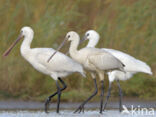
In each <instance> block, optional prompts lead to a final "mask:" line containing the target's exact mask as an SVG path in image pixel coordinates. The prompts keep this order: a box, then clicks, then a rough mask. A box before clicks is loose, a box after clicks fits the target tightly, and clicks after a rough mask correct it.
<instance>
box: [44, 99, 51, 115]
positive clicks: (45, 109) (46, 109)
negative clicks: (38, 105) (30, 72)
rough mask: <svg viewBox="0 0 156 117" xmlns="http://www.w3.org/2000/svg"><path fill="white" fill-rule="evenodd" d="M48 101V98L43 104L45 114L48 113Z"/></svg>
mask: <svg viewBox="0 0 156 117" xmlns="http://www.w3.org/2000/svg"><path fill="white" fill-rule="evenodd" d="M50 101H51V99H50V98H48V99H47V100H46V102H45V108H44V111H45V113H49V112H48V109H49V102H50Z"/></svg>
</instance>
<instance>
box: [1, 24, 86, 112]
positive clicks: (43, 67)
mask: <svg viewBox="0 0 156 117" xmlns="http://www.w3.org/2000/svg"><path fill="white" fill-rule="evenodd" d="M33 37H34V31H33V29H32V28H31V27H29V26H25V27H23V28H22V29H21V31H20V34H19V36H18V38H17V40H16V41H15V42H14V43H13V44H12V45H11V46H10V48H8V49H7V50H6V51H5V52H4V54H3V56H7V55H8V54H9V53H10V52H11V50H12V49H13V47H14V46H15V45H16V44H17V43H18V42H19V41H20V40H21V39H23V42H22V44H21V47H20V53H21V55H22V57H23V58H24V59H25V60H26V61H28V62H29V63H30V64H31V65H32V66H33V67H34V68H35V69H36V70H37V71H39V72H41V73H43V74H45V75H49V76H50V77H51V78H53V79H54V80H55V81H56V86H57V91H56V92H55V93H53V94H52V95H50V96H49V97H48V98H47V100H46V101H45V112H46V113H48V107H49V103H50V101H51V99H52V97H54V96H55V95H58V98H57V109H56V112H57V113H59V107H60V98H61V92H62V91H63V90H65V89H66V87H67V85H66V83H65V82H64V81H63V79H62V78H64V77H66V76H68V75H70V74H72V73H74V72H78V73H80V74H81V75H83V76H84V77H85V73H84V70H83V67H82V65H80V64H79V63H78V62H76V61H74V60H72V59H71V58H70V57H68V56H66V55H64V54H63V53H61V52H58V53H57V54H56V56H55V57H53V61H50V62H47V59H48V58H49V56H50V55H51V53H54V52H55V50H54V49H52V48H31V47H30V45H31V42H32V40H33ZM59 82H60V83H61V84H62V85H63V88H60V86H59Z"/></svg>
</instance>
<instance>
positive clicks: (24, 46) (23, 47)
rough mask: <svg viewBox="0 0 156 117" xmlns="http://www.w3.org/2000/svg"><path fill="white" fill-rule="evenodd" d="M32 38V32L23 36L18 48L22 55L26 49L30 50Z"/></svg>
mask: <svg viewBox="0 0 156 117" xmlns="http://www.w3.org/2000/svg"><path fill="white" fill-rule="evenodd" d="M32 40H33V34H30V35H27V36H25V37H24V40H23V42H22V45H21V48H20V51H21V54H22V55H24V54H25V53H26V52H27V51H29V50H30V45H31V42H32Z"/></svg>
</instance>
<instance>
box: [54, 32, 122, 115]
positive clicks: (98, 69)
mask: <svg viewBox="0 0 156 117" xmlns="http://www.w3.org/2000/svg"><path fill="white" fill-rule="evenodd" d="M67 40H68V41H71V44H70V47H69V54H70V56H71V57H72V58H73V59H74V60H75V61H77V62H78V63H80V64H82V65H83V67H84V68H85V69H86V70H89V71H90V72H91V76H92V78H93V80H94V85H95V92H94V93H93V94H92V95H91V96H90V97H89V98H88V99H87V100H85V101H84V102H83V103H82V104H81V105H80V106H79V107H78V108H77V109H76V111H75V112H78V111H79V112H81V111H82V110H83V111H84V105H85V104H86V103H87V102H88V101H89V100H91V99H92V98H93V97H94V96H95V95H96V94H97V84H96V79H95V76H96V73H97V74H98V76H99V78H100V81H101V105H100V113H102V108H103V95H104V73H105V72H106V71H110V70H114V69H117V70H120V71H124V70H123V67H124V64H123V63H122V62H121V61H120V60H118V59H117V58H115V57H114V56H113V55H112V54H110V53H108V52H106V51H103V50H101V49H97V48H90V47H86V48H83V49H80V50H78V49H77V48H78V45H79V41H80V37H79V35H78V34H77V33H76V32H74V31H70V32H68V33H67V35H66V37H65V39H64V41H63V43H62V44H61V45H60V47H62V46H63V45H64V43H65V41H67ZM60 47H59V48H58V49H57V51H59V49H60ZM54 54H55V53H54ZM54 54H52V56H54Z"/></svg>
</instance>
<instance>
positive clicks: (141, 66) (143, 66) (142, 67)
mask: <svg viewBox="0 0 156 117" xmlns="http://www.w3.org/2000/svg"><path fill="white" fill-rule="evenodd" d="M137 64H138V66H139V67H138V70H139V71H140V72H143V73H146V74H149V75H152V74H153V73H152V71H151V68H150V66H149V65H147V64H146V63H145V62H143V61H141V60H137Z"/></svg>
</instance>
